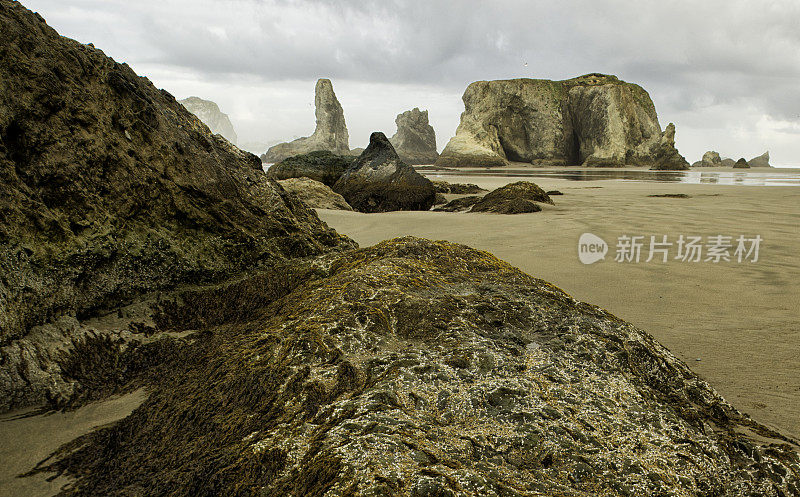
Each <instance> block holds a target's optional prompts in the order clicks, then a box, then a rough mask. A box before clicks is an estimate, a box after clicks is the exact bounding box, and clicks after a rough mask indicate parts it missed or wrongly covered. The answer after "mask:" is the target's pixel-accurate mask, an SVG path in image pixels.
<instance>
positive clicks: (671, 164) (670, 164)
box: [649, 123, 689, 171]
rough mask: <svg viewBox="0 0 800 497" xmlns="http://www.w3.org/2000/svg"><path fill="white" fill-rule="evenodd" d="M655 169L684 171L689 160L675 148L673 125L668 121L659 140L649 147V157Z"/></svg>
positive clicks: (687, 167) (687, 166)
mask: <svg viewBox="0 0 800 497" xmlns="http://www.w3.org/2000/svg"><path fill="white" fill-rule="evenodd" d="M649 160H651V161H652V164H653V165H652V167H651V168H650V169H653V170H655V171H685V170H687V169H689V162H687V161H686V159H685V158H684V157H683V156H682V155H681V154H680V153H678V149H676V148H675V125H674V124H672V123H669V124H668V125H667V129H665V130H664V133H663V134H662V135H661V138H660V140H659V142H658V143H657V144H656V145H653V146H652V147H651V148H650V158H649Z"/></svg>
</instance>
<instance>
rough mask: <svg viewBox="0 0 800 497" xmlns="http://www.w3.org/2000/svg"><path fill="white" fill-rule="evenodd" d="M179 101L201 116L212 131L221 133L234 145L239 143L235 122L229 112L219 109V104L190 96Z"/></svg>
mask: <svg viewBox="0 0 800 497" xmlns="http://www.w3.org/2000/svg"><path fill="white" fill-rule="evenodd" d="M179 102H180V103H181V105H183V106H184V107H186V108H187V109H189V112H191V113H192V114H194V115H195V116H197V117H199V118H200V120H201V121H203V123H204V124H205V125H206V126H208V128H209V129H210V130H211V132H212V133H217V134H220V135H222V136H223V137H225V139H226V140H228V141H229V142H231V143H233V144H234V145H236V144H237V141H238V137H237V136H236V131H234V129H233V124H231V120H230V118H228V114H225V113H223V112H222V111H221V110H219V106H218V105H217V104H215V103H214V102H212V101H210V100H203V99H202V98H199V97H189V98H185V99H183V100H179Z"/></svg>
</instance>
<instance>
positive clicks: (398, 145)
mask: <svg viewBox="0 0 800 497" xmlns="http://www.w3.org/2000/svg"><path fill="white" fill-rule="evenodd" d="M394 122H395V124H397V133H395V134H394V136H392V137H391V138H389V141H390V142H392V146H394V149H395V151H396V152H397V155H399V156H400V159H401V160H402V161H403V162H406V163H408V164H433V163H434V162H436V159H438V158H439V153H438V152H437V151H436V132H435V131H434V130H433V126H431V125H430V124H429V123H428V111H427V110H423V111H421V110H419V109H418V108H416V107H414V108H413V109H412V110H407V111H405V112H403V113H402V114H398V115H397V118H396V119H395V120H394Z"/></svg>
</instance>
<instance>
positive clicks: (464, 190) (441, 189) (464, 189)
mask: <svg viewBox="0 0 800 497" xmlns="http://www.w3.org/2000/svg"><path fill="white" fill-rule="evenodd" d="M432 183H433V187H434V188H436V192H437V193H452V194H456V195H468V194H473V193H483V192H485V191H486V190H484V189H483V188H481V187H479V186H478V185H475V184H472V183H448V182H447V181H432Z"/></svg>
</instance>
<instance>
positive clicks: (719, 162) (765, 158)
mask: <svg viewBox="0 0 800 497" xmlns="http://www.w3.org/2000/svg"><path fill="white" fill-rule="evenodd" d="M741 160H744V159H743V158H742V159H741ZM745 163H746V164H747V166H746V167H745V166H744V165H742V164H740V163H739V162H738V161H734V160H733V159H729V158H727V157H726V158H720V156H719V154H718V153H717V152H706V153H705V154H703V159H702V160H700V161H698V162H695V163H694V164H692V167H735V168H737V169H746V168H747V167H772V166H771V165H770V163H769V152H764V154H763V155H759V156H758V157H753V158H752V159H750V160H749V161H748V160H745Z"/></svg>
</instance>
